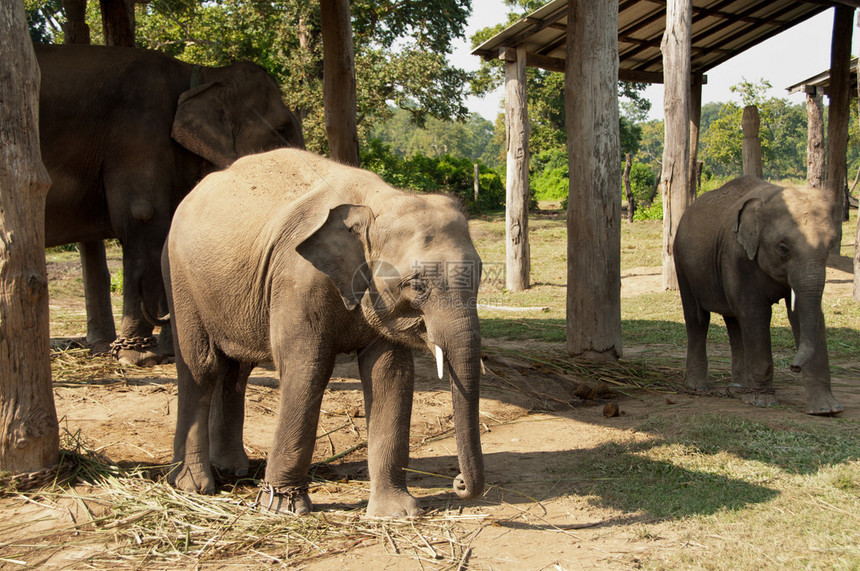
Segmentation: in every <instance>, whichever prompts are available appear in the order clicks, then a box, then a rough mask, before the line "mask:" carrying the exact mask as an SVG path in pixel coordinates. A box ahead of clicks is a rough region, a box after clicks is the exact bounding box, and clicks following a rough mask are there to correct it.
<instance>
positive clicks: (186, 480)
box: [167, 460, 215, 494]
mask: <svg viewBox="0 0 860 571" xmlns="http://www.w3.org/2000/svg"><path fill="white" fill-rule="evenodd" d="M174 463H175V464H178V465H177V467H176V468H174V469H173V471H172V472H170V474H168V476H167V479H168V481H169V482H170V483H171V484H173V485H174V486H176V487H177V488H179V489H180V490H185V491H186V492H199V493H201V494H214V493H215V478H213V477H212V470H211V469H210V468H209V467H208V466H206V465H204V464H203V463H202V462H189V461H187V460H185V461H181V460H174Z"/></svg>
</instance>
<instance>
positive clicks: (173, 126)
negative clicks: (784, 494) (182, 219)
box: [35, 45, 304, 365]
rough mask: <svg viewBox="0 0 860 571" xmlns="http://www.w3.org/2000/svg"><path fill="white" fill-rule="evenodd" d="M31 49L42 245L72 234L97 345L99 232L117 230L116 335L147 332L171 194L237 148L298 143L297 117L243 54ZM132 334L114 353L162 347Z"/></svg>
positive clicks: (106, 335) (103, 297)
mask: <svg viewBox="0 0 860 571" xmlns="http://www.w3.org/2000/svg"><path fill="white" fill-rule="evenodd" d="M35 51H36V56H37V58H38V61H39V67H40V68H41V71H42V83H41V93H40V101H39V105H40V112H39V127H40V136H41V147H42V159H43V161H44V163H45V166H46V167H47V169H48V173H49V174H50V176H51V180H52V181H53V184H52V186H51V189H50V191H49V192H48V196H47V204H46V207H45V226H46V245H47V246H55V245H60V244H67V243H70V242H82V243H83V244H82V245H83V249H82V259H83V261H84V282H85V289H86V295H87V309H88V314H89V315H88V334H87V338H88V341H89V342H90V343H91V344H95V345H97V346H98V345H101V346H102V347H103V346H105V345H106V344H107V343H110V342H111V341H113V338H114V335H115V333H114V332H115V329H114V324H113V317H112V311H111V308H110V299H109V291H108V288H109V283H106V282H107V278H106V277H105V276H107V268H106V265H105V261H104V246H103V244H101V240H103V239H106V238H118V239H119V241H120V242H121V244H122V250H123V280H124V283H123V310H122V315H123V318H122V324H121V326H120V337H121V339H123V338H124V339H128V340H143V339H147V338H149V337H150V336H151V335H152V330H153V326H152V323H151V319H149V320H148V319H147V316H157V315H162V314H164V313H165V312H166V298H165V295H164V290H163V285H162V278H161V265H160V258H161V249H162V245H163V243H164V239H165V237H166V236H167V230H168V227H169V225H170V218H171V215H172V214H173V211H174V209H175V208H176V206H177V205H178V204H179V201H180V200H182V198H183V197H184V196H185V195H186V194H187V193H188V192H189V191H190V190H191V188H192V187H193V186H194V185H195V184H196V183H197V182H198V181H199V180H200V179H201V178H202V177H203V176H204V175H205V174H207V173H209V172H212V171H213V170H215V169H220V168H224V167H227V166H228V165H230V164H231V163H232V162H233V161H234V160H235V159H236V158H238V157H240V156H243V155H247V154H250V153H254V152H258V151H265V150H270V149H274V148H278V147H284V146H304V139H303V137H302V133H301V125H300V124H299V121H298V119H297V118H296V117H295V115H293V113H291V112H290V111H289V110H288V109H287V108H286V107H285V106H284V104H283V102H282V100H281V96H280V92H279V90H278V87H277V85H276V84H275V82H274V80H273V79H272V78H271V77H270V76H269V75H268V74H266V72H265V71H264V70H263V69H262V68H260V67H259V66H256V65H254V64H250V63H244V62H242V63H236V64H233V65H230V66H227V67H221V68H207V67H199V66H191V65H189V64H186V63H182V62H180V61H177V60H175V59H173V58H171V57H169V56H166V55H164V54H161V53H158V52H152V51H147V50H141V49H135V48H117V47H102V46H41V45H37V46H35ZM99 258H100V259H99ZM98 274H101V277H99V275H98ZM137 343H138V348H137V349H133V348H132V349H122V350H120V351H119V354H118V357H119V358H120V360H123V361H126V362H130V363H133V364H138V365H148V364H154V363H155V362H158V361H159V360H160V359H161V357H162V356H161V355H160V354H159V353H163V352H165V351H167V350H169V348H162V349H161V350H160V351H159V350H157V349H154V348H145V347H143V346H142V345H144V344H141V343H140V342H139V341H138V342H137ZM129 345H132V346H133V345H134V342H132V343H129Z"/></svg>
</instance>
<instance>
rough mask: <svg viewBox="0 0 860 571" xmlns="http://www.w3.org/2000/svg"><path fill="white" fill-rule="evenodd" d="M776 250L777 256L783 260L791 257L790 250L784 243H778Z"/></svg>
mask: <svg viewBox="0 0 860 571" xmlns="http://www.w3.org/2000/svg"><path fill="white" fill-rule="evenodd" d="M776 248H777V250H779V255H780V256H782V257H783V258H790V257H791V249H790V248H789V247H788V246H786V245H785V242H780V243H779V244H777V246H776Z"/></svg>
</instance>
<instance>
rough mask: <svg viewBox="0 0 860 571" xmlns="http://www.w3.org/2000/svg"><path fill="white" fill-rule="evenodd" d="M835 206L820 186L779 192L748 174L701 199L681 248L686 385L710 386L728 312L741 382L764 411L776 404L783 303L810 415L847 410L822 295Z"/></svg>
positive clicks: (686, 222)
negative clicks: (836, 382) (712, 357)
mask: <svg viewBox="0 0 860 571" xmlns="http://www.w3.org/2000/svg"><path fill="white" fill-rule="evenodd" d="M833 206H834V205H833V203H832V201H830V200H828V198H827V196H826V194H825V193H824V192H823V191H821V190H819V189H799V188H792V187H785V188H784V187H780V186H776V185H773V184H770V183H767V182H765V181H762V180H759V179H757V178H754V177H749V176H745V177H741V178H738V179H735V180H733V181H731V182H728V183H727V184H725V185H724V186H722V187H721V188H719V189H717V190H714V191H711V192H708V193H706V194H704V195H702V196H701V197H699V198H698V199H697V200H696V201H695V202H694V203H693V204H692V205H691V206H690V207H689V208H688V209H687V211H686V212H685V213H684V216H683V217H682V218H681V221H680V223H679V225H678V231H677V233H676V237H675V242H674V257H675V268H676V270H677V274H678V287H679V289H680V293H681V301H682V302H683V306H684V321H685V322H686V328H687V374H686V384H687V387H689V388H691V389H695V390H705V389H707V387H708V358H707V355H706V353H705V341H706V338H707V332H708V323H709V321H710V313H711V312H715V313H719V314H722V315H723V317H724V319H725V322H726V329H727V330H728V334H729V342H730V345H731V351H732V379H733V381H734V382H735V383H739V384H741V385H742V386H743V387H744V388H743V391H744V392H745V393H746V394H747V395H749V398H750V400H751V401H752V402H753V403H754V404H756V405H758V406H768V405H774V404H776V400H775V398H774V396H773V395H774V389H773V355H772V353H771V340H770V320H771V306H772V305H773V304H774V303H778V302H779V300H781V299H784V300H785V303H786V307H787V308H788V319H789V322H790V323H791V329H792V332H793V333H794V339H795V344H796V346H797V354H796V356H795V358H794V361H793V363H792V365H791V369H792V371H795V372H798V371H802V379H803V384H804V387H805V389H806V410H807V412H808V413H809V414H820V415H829V414H834V413H838V412H841V411H842V405H840V404H839V403H838V402H837V401H836V399H835V398H834V397H833V394H832V393H831V390H830V365H829V360H828V356H827V334H826V329H825V326H824V314H823V312H822V310H821V297H822V294H823V293H824V284H825V281H826V267H827V256H828V254H829V253H830V251H831V249H832V248H833V245H834V243H835V240H836V222H835V217H834V207H833Z"/></svg>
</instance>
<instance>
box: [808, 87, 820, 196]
mask: <svg viewBox="0 0 860 571" xmlns="http://www.w3.org/2000/svg"><path fill="white" fill-rule="evenodd" d="M812 89H813V91H812V92H811V93H807V94H806V184H808V185H809V186H811V187H814V188H821V187H822V185H823V184H824V108H823V106H822V103H823V100H824V96H823V95H822V94H821V91H820V90H819V89H818V88H817V87H813V88H812Z"/></svg>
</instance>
